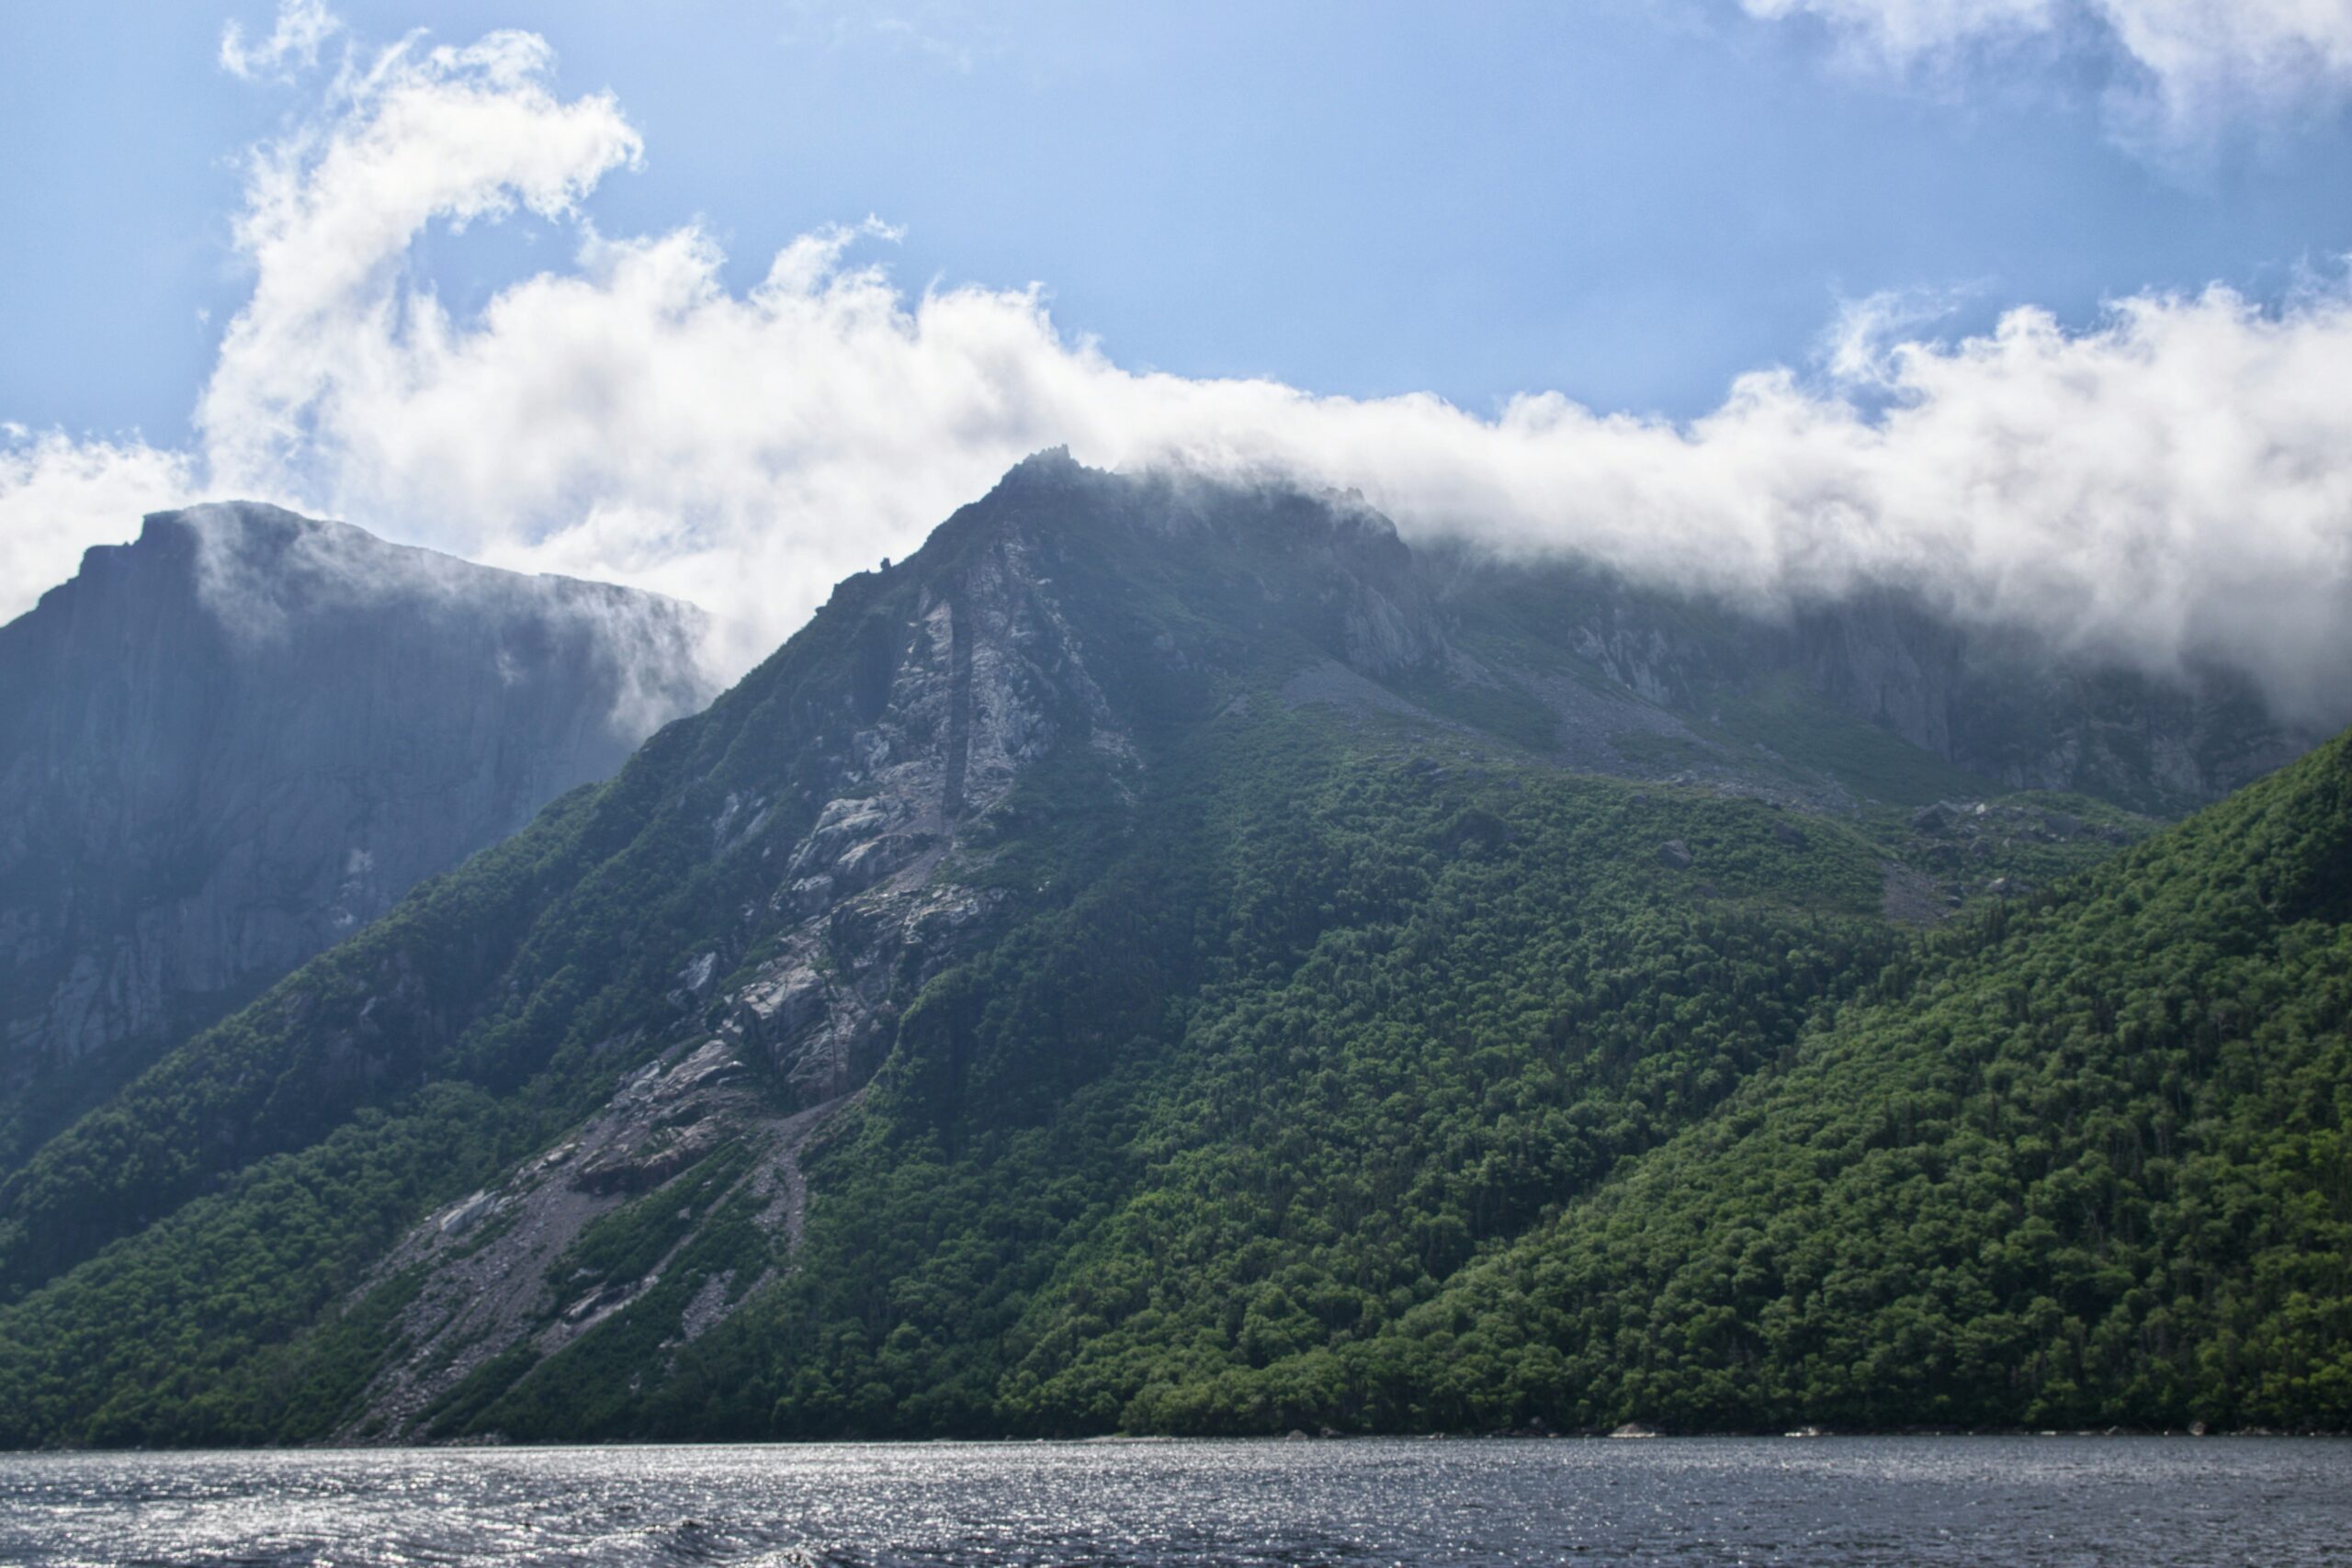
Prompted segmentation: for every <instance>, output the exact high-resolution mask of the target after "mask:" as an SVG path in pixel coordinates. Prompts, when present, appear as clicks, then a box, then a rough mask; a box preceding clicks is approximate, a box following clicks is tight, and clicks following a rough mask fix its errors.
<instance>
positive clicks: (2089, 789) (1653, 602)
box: [1427, 549, 2322, 814]
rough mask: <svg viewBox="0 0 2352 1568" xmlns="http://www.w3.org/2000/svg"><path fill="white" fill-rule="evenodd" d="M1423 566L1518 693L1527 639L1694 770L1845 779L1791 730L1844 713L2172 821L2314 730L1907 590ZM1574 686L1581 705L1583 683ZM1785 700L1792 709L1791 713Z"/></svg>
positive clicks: (1987, 766) (1622, 766) (2277, 760)
mask: <svg viewBox="0 0 2352 1568" xmlns="http://www.w3.org/2000/svg"><path fill="white" fill-rule="evenodd" d="M1427 570H1429V571H1430V574H1431V575H1432V577H1433V578H1434V579H1435V580H1436V581H1438V582H1439V583H1441V584H1442V586H1441V587H1439V588H1438V589H1437V590H1436V592H1438V594H1439V598H1440V603H1441V604H1442V608H1443V610H1444V611H1445V613H1446V615H1448V617H1449V618H1450V620H1451V622H1452V623H1453V625H1454V626H1455V628H1456V630H1457V633H1458V632H1459V631H1460V630H1461V629H1462V628H1463V627H1464V626H1468V627H1471V628H1476V627H1478V626H1484V625H1489V624H1492V623H1493V622H1495V621H1496V620H1497V618H1498V614H1499V615H1501V617H1502V618H1503V619H1504V620H1505V621H1506V622H1507V624H1508V626H1509V627H1510V636H1511V637H1513V638H1514V639H1515V640H1516V641H1517V642H1518V643H1519V644H1520V645H1521V656H1520V657H1519V658H1517V659H1516V660H1514V659H1511V658H1509V657H1506V658H1505V660H1504V663H1505V664H1506V665H1507V666H1509V667H1510V669H1511V672H1512V673H1513V674H1514V675H1515V676H1516V677H1517V678H1518V679H1520V680H1521V681H1523V682H1525V683H1526V684H1527V685H1528V686H1529V687H1530V689H1532V690H1543V689H1544V682H1543V681H1542V680H1541V678H1540V675H1538V673H1537V670H1536V668H1535V667H1533V665H1532V663H1531V661H1530V660H1528V659H1527V658H1526V657H1525V651H1526V649H1528V647H1530V646H1531V645H1532V646H1535V647H1543V648H1548V649H1552V650H1555V651H1556V652H1559V653H1563V654H1566V656H1568V657H1569V658H1570V659H1572V660H1575V661H1576V663H1577V665H1579V666H1581V668H1582V670H1583V671H1584V672H1585V673H1587V674H1588V675H1592V674H1597V675H1599V676H1600V677H1601V678H1602V686H1601V690H1602V692H1603V693H1604V694H1611V695H1615V696H1618V697H1621V698H1622V697H1625V696H1631V697H1634V698H1637V699H1638V700H1639V701H1640V703H1641V704H1643V705H1645V706H1646V707H1647V708H1649V709H1650V710H1651V711H1650V713H1649V714H1648V715H1647V716H1645V719H1644V720H1643V722H1646V723H1647V724H1649V725H1650V726H1651V727H1652V728H1654V729H1655V730H1656V732H1657V733H1659V734H1663V735H1668V736H1670V737H1672V738H1674V739H1679V740H1680V741H1682V742H1683V743H1685V745H1686V746H1689V747H1690V748H1691V749H1692V752H1691V757H1690V764H1691V766H1693V767H1695V769H1696V771H1697V772H1699V773H1702V774H1706V773H1713V774H1716V775H1719V776H1738V775H1740V774H1742V773H1754V772H1755V758H1754V757H1753V755H1743V753H1744V752H1745V753H1753V752H1754V751H1755V750H1758V749H1759V748H1760V749H1761V750H1765V751H1769V752H1771V753H1773V754H1774V755H1776V756H1780V757H1782V758H1783V759H1784V760H1786V761H1791V762H1792V763H1793V764H1795V765H1796V766H1797V767H1798V768H1799V769H1800V770H1804V771H1810V772H1814V773H1825V772H1826V773H1827V774H1828V779H1827V782H1829V783H1831V784H1836V785H1838V786H1839V787H1841V788H1842V787H1844V786H1845V785H1847V784H1851V783H1852V782H1853V781H1852V780H1851V779H1840V778H1839V777H1838V770H1837V769H1836V768H1835V767H1830V768H1827V769H1824V768H1822V767H1821V766H1820V765H1819V763H1820V761H1821V760H1822V759H1821V755H1820V754H1819V751H1818V749H1817V748H1815V749H1814V750H1811V751H1809V750H1808V747H1807V745H1806V741H1807V739H1816V740H1817V739H1821V738H1820V737H1818V736H1815V737H1811V738H1808V737H1807V736H1806V735H1805V734H1804V731H1805V729H1806V728H1808V727H1809V726H1811V727H1817V726H1818V725H1819V723H1820V722H1821V720H1822V719H1823V718H1824V717H1825V716H1844V717H1847V718H1852V719H1859V720H1860V721H1862V722H1863V723H1865V724H1867V725H1868V726H1870V727H1871V728H1872V729H1873V730H1875V731H1877V732H1879V733H1880V734H1882V735H1883V736H1884V737H1887V738H1890V739H1894V740H1897V741H1900V742H1902V743H1903V744H1904V745H1905V746H1907V747H1910V748H1914V749H1916V750H1918V751H1920V752H1923V753H1925V754H1926V755H1927V756H1928V757H1931V758H1934V759H1936V760H1938V761H1941V762H1945V763H1948V764H1950V765H1951V767H1952V768H1954V769H1956V770H1958V771H1959V772H1961V773H1966V774H1969V775H1973V777H1974V778H1975V779H1976V780H1978V781H1980V782H1981V787H1983V788H1985V789H2007V790H2061V791H2073V792H2078V793H2082V794H2086V795H2098V796H2100V797H2103V798H2105V799H2108V800H2110V801H2113V802H2116V803H2118V804H2120V805H2123V806H2127V807H2131V808H2133V809H2136V810H2141V811H2152V812H2157V813H2165V814H2168V813H2177V812H2181V811H2186V810H2188V809H2191V808H2193V807H2198V806H2201V805H2204V804H2206V803H2208V802H2211V801H2213V800H2217V799H2219V798H2220V797H2221V796H2222V795H2226V794H2228V793H2229V792H2230V791H2232V790H2233V789H2236V788H2238V787H2240V786H2242V785H2244V784H2247V783H2249V782H2251V781H2252V780H2254V779H2256V778H2258V777H2260V776H2262V775H2263V774H2264V773H2268V772H2270V771H2271V770H2273V769H2275V768H2278V767H2279V766H2281V765H2283V764H2284V763H2286V762H2288V761H2291V760H2293V759H2294V758H2296V757H2298V756H2301V754H2302V753H2304V752H2305V751H2307V750H2311V748H2312V746H2314V745H2316V744H2317V743H2318V741H2319V740H2320V739H2321V738H2322V737H2321V736H2320V734H2319V733H2318V732H2316V731H2312V730H2309V729H2306V728H2300V727H2298V726H2295V725H2293V724H2290V723H2287V722H2283V721H2281V720H2279V719H2278V718H2277V717H2275V716H2273V715H2271V714H2270V713H2269V712H2268V711H2267V709H2266V708H2265V706H2264V705H2263V703H2262V701H2261V699H2260V697H2259V695H2258V694H2256V692H2254V691H2253V690H2252V689H2251V688H2250V687H2249V686H2248V685H2247V684H2246V683H2245V682H2244V681H2242V680H2239V679H2236V678H2234V677H2233V676H2231V675H2230V674H2228V673H2227V672H2225V671H2213V670H2192V671H2188V672H2186V673H2185V674H2184V675H2182V676H2181V677H2180V678H2178V679H2177V680H2158V679H2154V678H2151V677H2148V676H2145V675H2142V674H2139V673H2135V672H2133V671H2127V670H2122V669H2118V668H2115V667H2113V666H2111V665H2108V664H2104V663H2102V662H2100V661H2099V660H2097V659H2095V658H2087V657H2083V656H2077V655H2069V654H2066V653H2064V652H2061V651H2059V650H2056V649H2050V648H2048V647H2045V646H2042V645H2041V644H2040V643H2038V642H2036V641H2033V640H2031V639H2030V638H2027V637H2022V636H2018V635H2016V634H2005V633H2002V632H2000V631H1998V630H1985V629H1976V630H1970V629H1966V628H1963V627H1962V626H1957V625H1955V624H1953V623H1952V622H1951V620H1950V619H1948V618H1946V617H1944V616H1941V615H1938V614H1936V613H1935V612H1934V611H1933V610H1932V609H1931V608H1929V607H1928V605H1926V604H1924V603H1922V602H1920V601H1919V600H1917V599H1916V598H1914V597H1911V596H1908V595H1905V594H1902V593H1896V592H1867V593H1861V594H1857V595H1856V596H1854V597H1852V598H1849V599H1846V600H1841V601H1836V602H1826V603H1815V604H1805V605H1802V606H1798V607H1797V608H1795V609H1794V610H1793V611H1789V612H1786V613H1777V614H1764V613H1750V612H1747V611H1743V610H1741V609H1738V608H1736V607H1732V606H1727V605H1722V604H1709V603H1703V602H1694V601H1691V600H1686V599H1679V598H1677V597H1675V596H1674V595H1671V594H1668V593H1665V592H1659V591H1657V590H1653V589H1645V588H1640V587H1637V586H1635V585H1633V584H1630V583H1627V582H1624V581H1620V580H1617V579H1614V578H1611V577H1609V576H1607V575H1606V574H1603V573H1600V572H1598V571H1595V570H1590V569H1588V568H1585V567H1581V566H1547V567H1534V568H1526V567H1513V566H1503V565H1497V564H1492V563H1484V562H1476V561H1464V560H1462V559H1460V558H1454V557H1453V556H1451V555H1450V554H1449V552H1446V551H1444V550H1442V549H1441V550H1438V551H1433V552H1430V556H1429V559H1428V563H1427ZM1498 606H1499V607H1501V609H1500V610H1499V611H1498ZM1534 664H1540V661H1534ZM1585 688H1586V693H1587V696H1586V702H1587V704H1588V705H1589V700H1590V696H1589V694H1590V692H1591V690H1592V685H1591V682H1589V681H1588V682H1585ZM1612 688H1613V691H1612V690H1611V689H1612ZM1792 700H1793V702H1794V705H1795V706H1796V707H1797V708H1800V709H1803V710H1805V711H1792ZM1563 718H1564V723H1566V724H1568V725H1569V727H1570V728H1571V729H1573V728H1575V724H1574V721H1572V720H1570V719H1568V717H1567V716H1566V715H1564V716H1563ZM1661 721H1665V722H1663V723H1661ZM1586 722H1587V725H1588V727H1589V722H1590V721H1589V719H1588V720H1587V721H1586ZM1600 728H1601V729H1602V730H1603V731H1604V732H1608V733H1616V734H1626V735H1630V734H1634V733H1636V732H1637V730H1638V729H1639V728H1640V725H1639V724H1638V723H1635V722H1634V720H1633V718H1632V716H1630V715H1628V714H1625V713H1620V714H1618V715H1616V716H1610V717H1607V718H1606V719H1605V720H1604V721H1603V722H1602V724H1601V726H1600ZM1726 739H1728V740H1729V741H1730V742H1731V744H1730V745H1728V746H1726V745H1724V741H1725V740H1726ZM1832 750H1834V748H1833V749H1832ZM1641 754H1642V753H1640V752H1639V751H1638V750H1637V752H1636V753H1635V755H1634V757H1624V756H1616V755H1613V754H1611V753H1609V752H1608V751H1607V750H1606V749H1605V748H1604V749H1602V750H1600V752H1599V753H1597V754H1596V755H1594V756H1592V757H1589V758H1580V759H1578V761H1579V764H1580V765H1593V766H1600V767H1601V768H1603V769H1605V770H1606V771H1611V772H1640V771H1642V769H1641V766H1640V764H1639V761H1638V757H1639V756H1640V755H1641ZM1652 754H1654V753H1652ZM1858 793H1867V791H1861V792H1858Z"/></svg>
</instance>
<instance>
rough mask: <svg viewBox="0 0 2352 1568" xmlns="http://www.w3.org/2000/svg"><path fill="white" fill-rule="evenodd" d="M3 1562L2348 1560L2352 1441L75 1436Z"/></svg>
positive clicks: (18, 1465)
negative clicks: (522, 1440)
mask: <svg viewBox="0 0 2352 1568" xmlns="http://www.w3.org/2000/svg"><path fill="white" fill-rule="evenodd" d="M0 1562H8V1563H18V1564H24V1565H26V1568H36V1565H39V1568H51V1565H63V1564H100V1563H104V1564H118V1563H119V1564H150V1563H153V1564H162V1563H169V1564H175V1565H178V1564H186V1565H191V1568H210V1565H213V1564H223V1565H225V1564H232V1563H233V1564H250V1565H269V1568H276V1565H280V1564H287V1565H291V1564H306V1565H307V1564H321V1565H323V1564H327V1563H334V1564H337V1565H338V1568H355V1565H359V1564H393V1563H450V1564H483V1563H526V1562H527V1563H534V1564H539V1563H583V1564H584V1563H624V1562H631V1563H633V1562H742V1563H763V1564H779V1565H781V1564H804V1563H805V1564H811V1565H814V1564H844V1565H847V1564H859V1565H864V1564H876V1565H878V1564H897V1563H964V1562H988V1563H1008V1564H1028V1563H1037V1564H1044V1563H1106V1564H1107V1563H1144V1564H1148V1563H1171V1562H1218V1563H1325V1562H1333V1563H1338V1562H1363V1563H1392V1562H1394V1563H1407V1562H1410V1563H1526V1562H1626V1563H1792V1564H1793V1563H1805V1564H1815V1563H1826V1564H1836V1563H1881V1562H1905V1563H1944V1562H1950V1563H1962V1562H1967V1563H1979V1562H1984V1563H1989V1562H1999V1563H2051V1564H2058V1563H2064V1564H2076V1563H2101V1562H2115V1563H2133V1564H2173V1563H2178V1564H2189V1563H2197V1564H2211V1563H2222V1562H2245V1563H2264V1564H2291V1563H2313V1562H2352V1444H2346V1443H2344V1442H2341V1441H2331V1440H2327V1439H2294V1438H2207V1439H2196V1438H1917V1439H1913V1438H1819V1439H1812V1440H1792V1439H1788V1438H1780V1439H1770V1438H1765V1439H1739V1438H1726V1439H1690V1440H1663V1439H1661V1440H1653V1441H1645V1442H1580V1441H1550V1442H1507V1441H1445V1442H1434V1441H1411V1440H1359V1441H1332V1442H1287V1443H1281V1442H1165V1443H1051V1444H1013V1443H1004V1444H946V1443H942V1444H928V1445H895V1446H860V1445H831V1446H824V1447H780V1448H632V1449H568V1450H566V1449H537V1450H448V1449H442V1450H402V1451H390V1452H387V1451H341V1452H333V1451H330V1452H283V1451H281V1452H269V1453H169V1454H51V1455H14V1456H9V1457H6V1458H5V1459H0Z"/></svg>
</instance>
